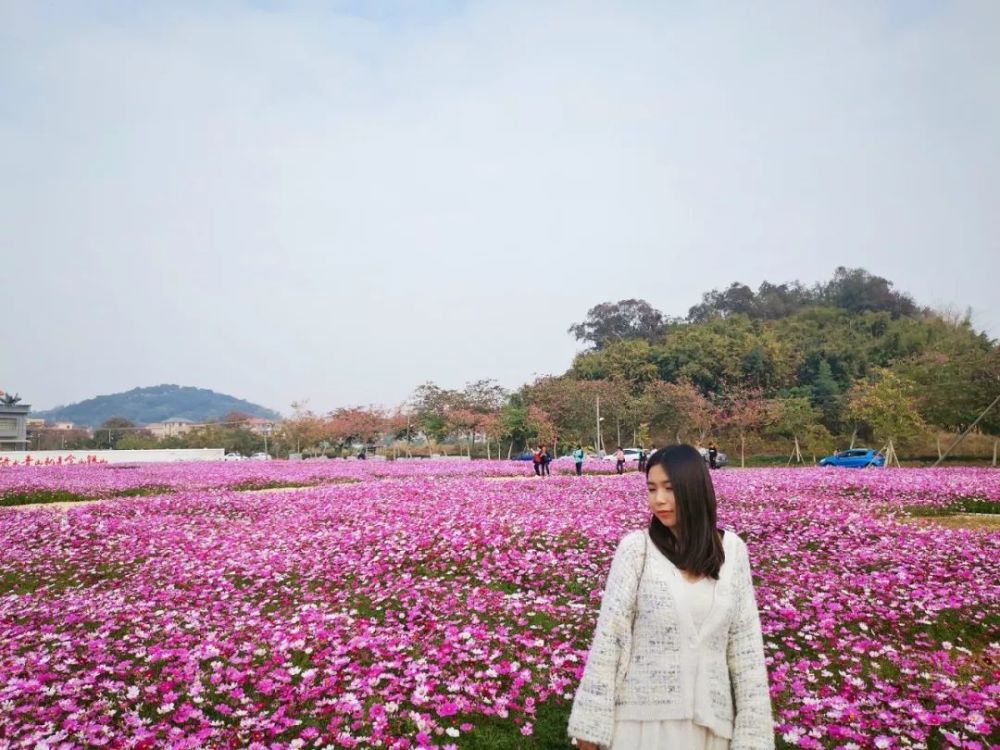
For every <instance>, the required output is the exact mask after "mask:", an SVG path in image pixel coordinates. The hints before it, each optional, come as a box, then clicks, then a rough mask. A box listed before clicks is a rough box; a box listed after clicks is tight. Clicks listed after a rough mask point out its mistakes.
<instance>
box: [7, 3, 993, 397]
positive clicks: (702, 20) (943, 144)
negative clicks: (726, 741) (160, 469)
mask: <svg viewBox="0 0 1000 750" xmlns="http://www.w3.org/2000/svg"><path fill="white" fill-rule="evenodd" d="M998 38H1000V3H998V2H995V1H994V0H983V2H946V1H944V0H941V1H938V0H894V1H892V2H877V1H875V0H859V1H858V2H842V1H840V0H838V1H837V2H833V1H832V0H831V1H830V2H825V3H822V2H802V1H801V0H789V1H788V2H760V3H744V2H731V3H677V2H662V1H660V0H657V1H656V2H648V3H645V2H636V3H628V2H597V1H595V2H589V1H588V0H571V1H569V2H565V3H563V2H545V1H544V0H525V1H524V2H521V1H519V0H513V1H507V2H495V3H480V2H468V3H465V2H447V1H441V2H428V1H427V0H414V1H413V2H362V1H360V0H359V1H358V2H340V3H337V2H301V3H295V2H287V3H286V2H278V1H277V0H274V1H266V0H260V1H258V2H242V3H241V2H224V1H222V0H220V1H218V2H203V1H201V0H197V1H195V0H191V1H189V2H187V1H179V0H170V1H169V2H166V1H164V2H142V3H135V2H131V0H121V1H120V2H95V1H91V0H64V1H63V2H42V1H41V0H0V254H2V261H3V269H4V273H3V276H2V278H3V291H4V294H3V297H4V303H5V304H4V306H3V310H4V316H3V317H4V320H5V323H6V325H5V326H4V336H3V346H2V347H0V389H5V390H9V391H17V392H19V393H20V394H21V395H22V396H23V397H24V400H25V402H27V403H31V404H33V405H34V407H35V408H38V409H44V408H49V407H52V406H54V405H57V404H66V403H71V402H75V401H78V400H81V399H84V398H89V397H91V396H95V395H98V394H104V393H112V392H116V391H121V390H126V389H129V388H133V387H135V386H146V385H155V384H159V383H178V384H181V385H194V386H199V387H205V388H212V389H214V390H217V391H221V392H224V393H229V394H232V395H235V396H238V397H241V398H247V399H250V400H251V401H255V402H258V403H261V404H263V405H265V406H269V407H271V408H275V409H278V410H279V411H282V412H285V413H287V412H289V411H290V409H289V404H290V403H291V402H292V401H294V400H301V399H309V406H310V407H311V408H313V409H316V410H317V411H325V410H329V409H332V408H334V407H336V406H345V405H358V404H370V403H376V404H384V405H393V404H397V403H399V402H401V401H403V400H404V399H405V398H407V396H408V395H409V394H410V393H411V392H412V390H413V388H414V387H415V386H417V385H419V384H420V383H422V382H424V381H427V380H433V381H435V382H437V383H439V384H440V385H443V386H446V387H461V386H462V385H463V384H464V383H465V382H467V381H471V380H475V379H479V378H487V377H492V378H496V379H497V380H499V381H500V382H501V383H502V384H503V385H505V386H507V387H517V386H518V385H520V384H522V383H523V382H525V381H528V380H530V379H532V378H533V377H534V376H535V375H536V374H538V375H540V374H547V373H560V372H562V371H564V370H565V369H566V368H567V367H568V365H569V364H570V361H571V359H572V357H573V355H574V353H575V352H576V351H578V350H579V348H580V347H579V345H578V344H577V342H575V341H574V340H573V338H572V337H571V336H570V335H568V334H567V333H566V329H567V328H568V327H569V326H570V325H571V324H572V323H574V322H578V321H580V320H582V319H583V318H584V317H585V315H586V312H587V309H588V308H590V307H592V306H593V305H595V304H598V303H600V302H603V301H607V300H619V299H626V298H632V297H639V298H644V299H646V300H648V301H649V302H650V303H651V304H652V305H654V306H655V307H657V308H659V309H660V310H662V311H663V312H664V313H666V314H669V315H678V316H680V315H684V314H685V313H686V312H687V310H688V308H689V307H690V306H691V305H693V304H695V303H697V302H698V301H699V299H700V297H701V294H702V293H703V292H705V291H707V290H709V289H712V288H722V287H725V286H727V285H728V284H730V283H731V282H733V281H741V282H744V283H747V284H749V285H751V286H753V287H754V288H756V286H757V285H758V284H759V283H760V282H761V281H762V280H764V279H767V280H769V281H773V282H783V281H791V280H793V279H799V280H801V281H802V282H804V283H806V284H810V285H811V284H813V283H815V282H817V281H821V280H826V279H828V278H830V276H831V275H832V272H833V269H834V268H835V267H836V266H838V265H846V266H863V267H865V268H867V269H868V270H869V271H871V272H872V273H875V274H878V275H881V276H885V277H886V278H888V279H890V280H892V281H893V282H895V284H896V287H897V288H898V289H901V290H903V291H906V292H909V293H910V294H912V295H913V297H914V298H915V299H916V301H917V302H918V303H920V304H925V305H931V306H935V307H953V308H957V309H959V310H964V309H965V308H966V307H969V306H971V308H972V311H973V322H974V324H975V325H976V326H977V327H978V328H981V329H985V330H986V331H987V332H988V333H989V334H990V335H991V336H993V337H998V336H1000V303H998V301H997V297H998V294H997V288H998V279H1000V211H998V210H997V206H998V205H1000V149H998V139H1000V74H998V71H1000V44H997V39H998Z"/></svg>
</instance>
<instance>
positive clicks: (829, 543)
mask: <svg viewBox="0 0 1000 750" xmlns="http://www.w3.org/2000/svg"><path fill="white" fill-rule="evenodd" d="M554 469H555V472H554V473H556V474H558V473H560V472H567V471H571V464H564V463H561V462H557V463H556V464H554ZM587 470H588V474H587V475H585V476H584V477H581V478H577V477H574V476H565V475H558V476H553V477H551V478H547V479H539V478H535V477H532V476H529V475H530V474H531V471H532V468H531V466H530V465H529V464H527V463H519V462H503V461H493V462H486V461H476V462H447V461H441V462H432V461H421V462H402V461H397V462H374V461H371V462H341V461H329V462H294V463H290V462H283V461H274V462H268V463H260V464H251V463H249V462H247V463H232V464H222V463H219V464H175V465H157V466H144V467H134V468H120V467H115V466H111V465H89V466H60V467H9V468H4V469H0V500H2V499H3V498H8V499H10V498H17V502H18V503H23V502H26V501H30V500H31V499H32V498H35V497H37V498H40V499H46V500H51V499H60V498H61V499H67V498H70V499H81V498H107V499H106V500H105V501H104V502H101V503H95V504H86V505H81V506H79V507H72V506H70V507H69V508H68V509H65V510H62V509H59V510H57V509H53V508H46V507H40V508H35V509H17V508H0V749H5V748H32V749H34V750H44V749H45V748H50V749H55V748H78V747H107V748H152V747H168V748H178V749H179V748H244V747H245V748H254V749H255V750H263V749H264V748H341V747H359V748H360V747H382V748H418V747H439V748H450V749H455V748H569V747H571V745H570V744H569V741H568V738H567V737H566V735H565V722H566V718H567V716H568V712H569V702H570V699H571V698H572V695H573V692H574V691H575V689H576V685H577V682H578V680H579V677H580V674H581V671H582V667H583V663H584V660H585V658H586V654H587V648H588V646H589V639H590V635H591V632H592V629H593V626H594V623H595V620H596V616H597V607H598V604H599V602H600V595H601V587H602V585H603V579H604V576H605V575H606V573H607V570H608V566H609V564H610V559H611V555H612V553H613V552H614V549H615V546H616V544H617V542H618V540H619V539H620V537H621V536H622V535H624V534H625V533H626V532H627V531H629V530H631V529H635V528H640V527H643V526H645V524H646V523H647V520H648V516H647V512H646V509H645V487H644V482H643V478H642V477H641V476H640V475H638V474H636V473H635V472H631V473H627V474H625V475H623V476H614V475H611V476H604V475H597V474H596V472H597V471H608V470H613V464H611V467H608V466H606V465H605V462H593V464H590V463H588V466H587ZM713 477H714V479H715V481H716V487H717V490H718V494H719V505H720V521H721V524H722V525H723V526H724V527H725V528H729V529H733V530H735V531H737V532H739V533H740V534H741V535H742V536H743V537H744V538H745V539H746V540H747V542H748V545H749V548H750V552H751V556H752V558H753V561H754V566H755V575H756V579H757V596H758V601H759V604H760V607H761V613H762V621H763V627H764V634H765V646H766V651H767V657H768V662H769V670H770V677H771V689H772V696H773V700H774V705H775V720H776V742H777V745H778V746H779V747H803V748H949V747H955V748H969V749H980V750H985V749H986V748H1000V709H998V704H1000V531H997V530H996V528H997V527H995V526H993V527H992V529H990V528H983V529H975V530H971V529H961V528H945V527H943V526H940V525H938V524H935V523H932V522H926V519H925V520H924V521H922V522H920V523H915V522H913V520H912V519H911V518H910V516H911V515H914V514H915V515H920V516H932V515H934V514H937V513H948V512H950V511H951V510H953V509H955V508H966V509H968V507H970V504H971V505H972V506H975V507H976V508H978V509H983V508H986V509H995V508H996V505H997V503H998V502H1000V472H998V471H996V470H990V469H942V470H923V469H901V470H899V469H897V470H890V471H878V470H871V471H864V472H862V471H842V470H841V471H838V470H823V469H787V470H786V469H760V470H746V471H739V470H724V471H720V472H717V473H715V474H714V475H713ZM506 478H509V479H510V481H498V479H499V480H503V479H506ZM288 485H306V486H300V487H298V488H297V489H291V490H288V491H278V492H247V491H243V490H247V489H255V488H265V487H278V486H288ZM59 493H63V494H62V495H59ZM129 494H133V495H143V496H141V497H123V496H122V495H129ZM57 495H58V497H57ZM13 502H14V501H10V502H9V503H8V504H13Z"/></svg>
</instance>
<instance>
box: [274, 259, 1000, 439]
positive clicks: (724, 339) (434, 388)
mask: <svg viewBox="0 0 1000 750" xmlns="http://www.w3.org/2000/svg"><path fill="white" fill-rule="evenodd" d="M569 332H570V333H571V334H573V335H575V336H576V337H577V339H578V340H580V341H582V342H584V343H586V344H587V349H585V350H584V351H582V352H581V353H580V354H578V355H577V356H576V357H575V359H574V361H573V362H572V364H571V366H570V367H569V369H568V370H567V372H565V373H564V374H562V375H558V376H547V377H543V378H540V379H538V380H536V381H535V382H533V383H530V384H527V385H525V386H523V387H521V388H520V389H518V390H517V391H515V392H506V391H504V390H503V389H502V388H500V387H499V386H498V385H497V384H496V383H494V382H493V381H489V380H486V381H479V382H476V383H470V384H468V385H467V386H466V387H465V388H464V389H456V390H449V389H445V388H441V387H440V386H438V385H436V384H434V383H427V384H425V385H423V386H421V387H420V388H418V389H417V390H416V392H415V393H414V394H413V397H412V398H411V399H410V400H409V401H408V402H407V403H406V404H404V405H402V406H400V407H399V408H397V409H394V410H389V411H384V410H378V409H372V408H352V409H339V410H336V411H334V412H332V413H331V414H329V415H325V416H317V415H314V414H311V413H309V412H308V411H306V410H303V409H299V410H298V411H297V414H296V416H295V417H293V419H291V420H287V421H286V423H285V427H284V429H285V431H286V432H287V433H288V434H289V435H293V433H294V435H293V437H294V440H295V443H296V445H299V446H302V445H306V446H316V445H321V446H322V445H325V446H327V447H333V448H335V449H337V448H338V447H339V448H343V447H344V446H347V445H352V444H357V443H369V444H371V443H378V442H382V443H385V444H390V443H396V444H397V447H398V443H399V441H403V442H404V443H405V444H406V446H408V447H410V448H412V447H413V446H414V444H417V445H424V444H426V445H430V446H432V447H433V446H435V445H438V444H440V445H451V446H458V447H460V448H464V449H465V450H466V451H468V452H469V453H470V454H471V453H472V451H473V448H474V446H479V447H480V448H481V449H482V448H485V451H486V452H488V453H489V454H490V455H496V454H497V452H498V451H499V453H500V454H501V455H506V454H508V453H510V452H512V451H518V450H521V449H522V448H523V447H525V446H527V445H531V444H535V443H539V442H543V443H546V444H549V445H552V444H556V445H557V446H559V445H562V446H565V447H568V445H569V444H573V445H576V444H582V445H585V446H588V447H591V448H601V447H604V448H606V449H607V448H608V447H609V444H611V443H614V445H618V444H622V445H630V444H636V445H638V444H643V445H650V444H659V445H662V444H664V443H666V442H671V441H675V440H690V441H695V440H702V441H704V440H708V439H716V440H728V441H730V442H732V443H733V444H736V445H738V446H741V447H742V446H744V445H745V443H746V441H747V440H748V439H749V438H753V439H754V440H757V441H758V442H759V441H761V440H765V441H770V442H771V443H782V442H784V443H785V444H797V445H799V446H800V448H801V449H802V450H803V451H808V452H812V453H822V452H827V451H829V450H832V449H833V448H834V447H835V446H838V445H840V446H846V445H847V444H848V443H849V442H851V441H854V440H858V439H860V440H864V441H866V442H874V443H876V444H877V445H876V447H883V446H884V445H885V444H886V443H887V442H888V441H890V440H891V441H894V443H895V445H896V446H897V447H902V448H906V447H907V445H914V444H916V442H918V441H920V440H922V439H926V437H927V436H928V435H932V434H935V433H937V432H940V431H950V432H954V431H957V430H960V429H962V428H963V427H964V426H966V425H967V424H969V423H970V422H971V421H972V420H973V419H974V418H975V417H976V416H977V415H978V414H979V413H980V412H981V411H982V410H983V409H984V408H985V407H986V406H987V405H988V404H989V403H990V402H991V400H992V399H993V398H994V397H996V395H997V394H998V393H1000V351H998V347H997V344H996V343H995V342H994V341H992V340H991V339H990V338H989V337H988V336H986V335H985V334H984V333H981V332H977V331H976V330H975V329H974V328H973V326H972V324H971V321H970V320H969V318H968V316H965V317H958V316H954V315H947V314H942V313H938V312H935V311H932V310H929V309H927V308H922V307H919V306H918V305H917V304H916V303H915V302H914V301H913V300H912V299H911V298H910V297H909V296H908V295H906V294H902V293H900V292H897V291H895V290H894V289H893V284H892V283H891V282H890V281H888V280H886V279H884V278H881V277H878V276H873V275H872V274H870V273H868V272H867V271H865V270H863V269H846V268H838V269H837V270H836V272H835V273H834V275H833V278H832V279H831V280H830V281H829V282H826V283H822V284H817V285H815V286H814V287H812V288H806V287H804V286H802V285H801V284H799V283H798V282H793V283H789V284H781V285H776V284H772V283H769V282H765V283H763V284H761V286H760V287H759V288H758V289H757V290H756V291H754V290H752V289H750V288H749V287H747V286H745V285H742V284H733V285H731V286H730V287H728V288H727V289H725V290H723V291H718V290H713V291H710V292H707V293H705V294H704V295H703V298H702V302H701V303H700V304H698V305H696V306H695V307H693V308H691V310H690V311H689V314H688V316H687V318H685V319H671V318H668V317H667V316H665V315H663V314H662V313H661V312H660V311H659V310H657V309H655V308H654V307H653V306H652V305H650V304H649V303H648V302H646V301H644V300H623V301H619V302H606V303H602V304H600V305H597V306H595V307H593V308H591V309H590V310H589V311H588V313H587V316H586V318H585V319H584V320H583V321H582V322H580V323H578V324H575V325H573V326H571V327H570V329H569ZM598 409H599V413H600V418H601V419H600V421H598V419H599V417H598ZM978 427H979V430H981V431H982V432H985V433H987V434H998V433H1000V410H995V411H993V412H992V413H989V414H987V415H986V417H984V418H983V420H982V421H981V422H980V424H979V426H978ZM600 443H603V445H601V444H600ZM614 445H611V446H610V448H612V449H613V447H614ZM491 446H492V447H491Z"/></svg>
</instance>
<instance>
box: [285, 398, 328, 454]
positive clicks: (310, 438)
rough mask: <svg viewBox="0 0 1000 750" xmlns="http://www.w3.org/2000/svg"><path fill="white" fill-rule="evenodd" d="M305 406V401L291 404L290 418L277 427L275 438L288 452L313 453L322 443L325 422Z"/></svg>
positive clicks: (306, 403)
mask: <svg viewBox="0 0 1000 750" xmlns="http://www.w3.org/2000/svg"><path fill="white" fill-rule="evenodd" d="M307 406H308V401H306V400H302V401H295V402H293V403H292V410H293V412H292V416H291V417H289V418H288V419H286V420H284V421H282V422H281V423H280V424H279V425H278V431H277V434H276V438H277V439H278V441H279V442H280V443H281V444H282V445H284V446H286V447H287V450H288V451H290V452H295V453H302V452H303V451H307V452H308V451H313V452H315V450H316V449H317V448H318V446H319V444H320V443H321V442H322V441H323V435H324V430H325V420H323V419H321V418H320V417H318V416H317V415H316V414H314V413H313V412H312V411H311V410H310V409H308V408H307Z"/></svg>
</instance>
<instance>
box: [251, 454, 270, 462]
mask: <svg viewBox="0 0 1000 750" xmlns="http://www.w3.org/2000/svg"><path fill="white" fill-rule="evenodd" d="M250 460H251V461H270V460H271V456H270V455H269V454H267V453H254V454H253V455H252V456H250Z"/></svg>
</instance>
